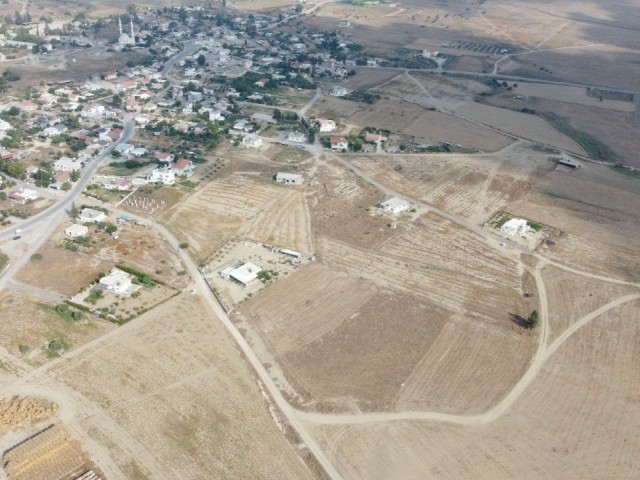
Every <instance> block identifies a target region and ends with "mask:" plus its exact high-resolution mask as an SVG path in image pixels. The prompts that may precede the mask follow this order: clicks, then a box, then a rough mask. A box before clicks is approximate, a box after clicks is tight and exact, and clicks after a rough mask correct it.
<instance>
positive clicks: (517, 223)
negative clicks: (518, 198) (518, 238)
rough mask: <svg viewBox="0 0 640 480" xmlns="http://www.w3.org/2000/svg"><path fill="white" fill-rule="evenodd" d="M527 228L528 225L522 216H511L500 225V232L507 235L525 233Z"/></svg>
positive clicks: (527, 230)
mask: <svg viewBox="0 0 640 480" xmlns="http://www.w3.org/2000/svg"><path fill="white" fill-rule="evenodd" d="M529 230H530V228H529V225H528V223H527V221H526V220H525V219H524V218H512V219H511V220H509V221H508V222H505V224H504V225H502V227H500V232H502V233H504V234H505V235H507V236H509V237H511V236H513V235H525V234H527V233H528V232H529Z"/></svg>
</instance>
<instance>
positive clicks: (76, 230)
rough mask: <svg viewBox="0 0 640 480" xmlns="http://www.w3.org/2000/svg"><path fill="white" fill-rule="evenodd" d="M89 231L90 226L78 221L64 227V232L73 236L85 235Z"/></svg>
mask: <svg viewBox="0 0 640 480" xmlns="http://www.w3.org/2000/svg"><path fill="white" fill-rule="evenodd" d="M88 232H89V228H88V227H86V226H85V225H78V224H77V223H74V224H73V225H71V226H69V227H67V228H65V229H64V234H65V235H67V236H69V237H72V238H76V237H83V236H85V235H86V234H87V233H88Z"/></svg>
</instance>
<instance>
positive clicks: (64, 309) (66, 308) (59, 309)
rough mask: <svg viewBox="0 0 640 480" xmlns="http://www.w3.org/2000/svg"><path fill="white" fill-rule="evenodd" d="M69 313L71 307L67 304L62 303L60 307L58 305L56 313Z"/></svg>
mask: <svg viewBox="0 0 640 480" xmlns="http://www.w3.org/2000/svg"><path fill="white" fill-rule="evenodd" d="M68 311H69V305H67V304H66V303H61V304H60V305H56V312H60V313H65V312H68Z"/></svg>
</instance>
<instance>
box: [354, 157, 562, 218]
mask: <svg viewBox="0 0 640 480" xmlns="http://www.w3.org/2000/svg"><path fill="white" fill-rule="evenodd" d="M352 161H353V165H354V166H356V167H357V168H358V169H359V170H361V171H363V172H366V173H367V174H368V175H371V176H372V177H373V178H375V179H376V180H379V181H384V183H385V184H386V185H388V186H389V187H392V188H394V189H395V190H396V191H398V192H399V193H402V194H405V195H408V196H410V197H412V198H416V199H419V200H422V201H424V202H426V203H428V204H431V205H434V206H436V207H438V208H442V209H445V210H447V211H449V212H452V213H455V214H456V215H459V216H461V217H464V218H468V219H470V220H471V221H473V222H475V223H477V224H482V223H484V222H485V221H487V220H488V219H489V218H490V217H491V216H492V215H493V214H494V213H495V212H497V211H498V210H503V209H505V208H507V207H508V206H509V205H510V204H512V203H513V202H514V201H515V200H517V199H519V198H526V196H527V193H528V192H529V190H530V188H531V185H532V184H535V183H537V182H538V181H539V179H540V177H542V176H543V175H544V174H545V173H546V172H548V171H550V170H551V169H553V167H554V165H553V163H552V162H550V161H549V160H548V156H547V155H544V154H541V153H540V152H537V151H535V150H532V149H530V148H527V147H526V146H523V145H522V144H513V146H512V147H508V148H507V149H505V150H503V151H501V152H499V153H497V154H493V155H465V154H451V155H442V154H430V155H395V156H394V157H388V156H383V157H376V156H367V157H362V158H359V157H356V158H354V159H353V160H352Z"/></svg>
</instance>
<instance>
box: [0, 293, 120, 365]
mask: <svg viewBox="0 0 640 480" xmlns="http://www.w3.org/2000/svg"><path fill="white" fill-rule="evenodd" d="M0 325H1V328H0V344H1V345H2V347H4V348H6V349H7V351H8V352H9V353H11V354H12V355H15V356H16V357H19V358H23V359H24V360H27V361H28V362H29V363H33V364H36V365H40V364H43V363H45V362H47V361H49V360H50V359H51V358H54V357H55V355H53V356H47V355H46V352H44V351H43V349H44V348H46V347H47V344H48V342H49V341H51V340H53V339H56V338H62V339H64V340H65V343H66V344H67V346H68V347H69V349H70V350H73V349H74V348H77V347H79V346H80V345H82V344H84V343H87V342H89V341H91V340H93V339H95V338H98V337H100V336H102V335H104V334H105V333H107V332H109V331H111V330H113V329H114V328H116V327H115V325H113V324H111V323H109V322H106V321H103V320H97V319H94V318H93V317H91V316H89V315H87V314H85V315H84V318H83V319H82V320H80V321H79V322H75V321H72V320H71V319H69V318H66V317H65V316H64V315H61V314H59V313H58V312H56V311H55V304H53V303H51V302H49V301H46V300H43V299H42V298H40V297H37V296H35V295H30V294H27V293H23V292H20V291H17V290H5V291H3V292H2V293H1V294H0ZM21 346H22V349H21V348H20V347H21ZM25 347H26V348H25Z"/></svg>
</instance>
